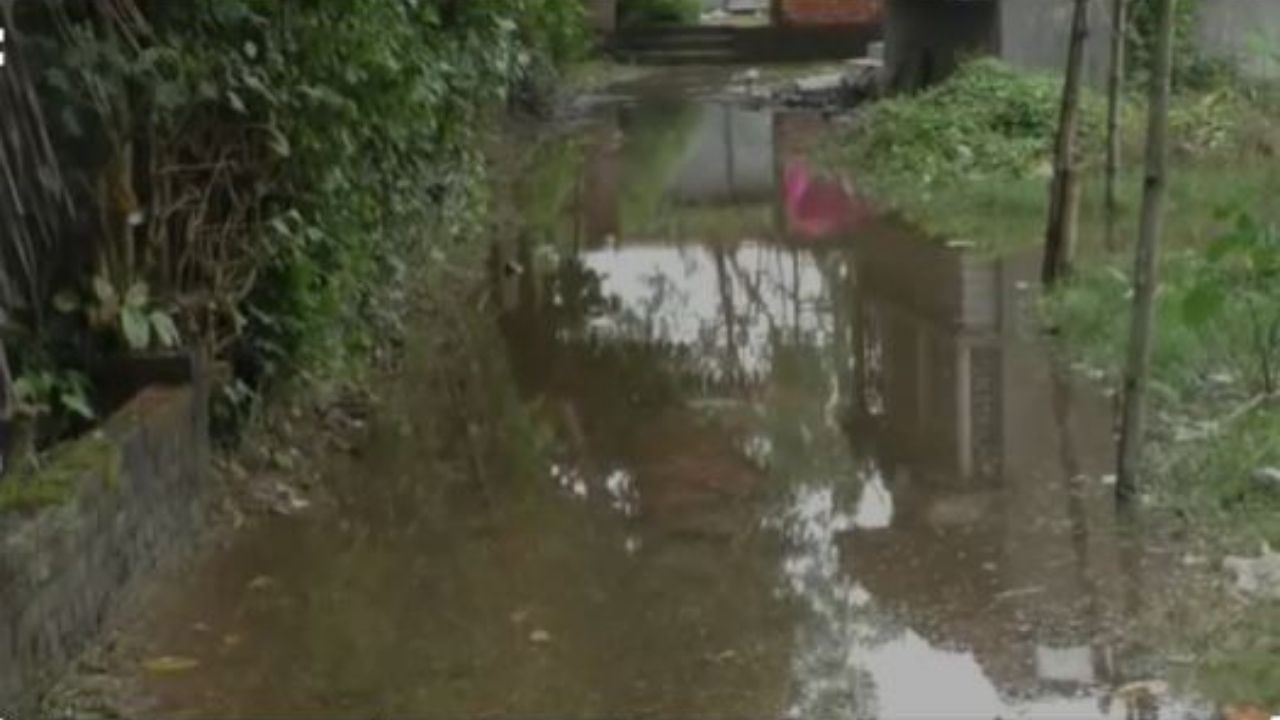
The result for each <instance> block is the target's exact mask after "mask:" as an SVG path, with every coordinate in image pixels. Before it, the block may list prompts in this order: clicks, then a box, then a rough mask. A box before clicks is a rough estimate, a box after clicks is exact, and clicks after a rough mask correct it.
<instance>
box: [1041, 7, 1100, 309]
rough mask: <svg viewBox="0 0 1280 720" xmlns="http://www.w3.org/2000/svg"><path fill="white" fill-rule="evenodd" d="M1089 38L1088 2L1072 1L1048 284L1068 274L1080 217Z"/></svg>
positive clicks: (1052, 189)
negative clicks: (1082, 107)
mask: <svg viewBox="0 0 1280 720" xmlns="http://www.w3.org/2000/svg"><path fill="white" fill-rule="evenodd" d="M1088 39H1089V0H1076V5H1075V14H1074V16H1073V18H1072V20H1071V42H1070V49H1069V50H1068V52H1067V72H1066V78H1065V79H1064V80H1063V85H1062V112H1061V116H1060V118H1059V120H1058V138H1057V141H1056V142H1055V143H1054V160H1053V182H1052V183H1051V184H1050V186H1049V226H1048V229H1047V230H1046V232H1045V242H1044V266H1043V269H1042V273H1041V275H1042V278H1043V279H1044V282H1045V284H1046V285H1052V284H1053V283H1055V282H1057V281H1058V280H1059V279H1061V278H1062V277H1065V276H1066V275H1068V274H1070V272H1071V257H1072V254H1073V253H1074V251H1075V244H1076V235H1077V234H1078V232H1077V226H1078V220H1079V217H1080V202H1079V200H1080V187H1079V186H1080V158H1079V157H1078V154H1077V152H1076V145H1077V142H1076V140H1077V136H1078V135H1079V134H1080V85H1081V83H1082V82H1083V79H1084V50H1085V41H1087V40H1088Z"/></svg>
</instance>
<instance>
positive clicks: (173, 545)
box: [0, 385, 210, 717]
mask: <svg viewBox="0 0 1280 720" xmlns="http://www.w3.org/2000/svg"><path fill="white" fill-rule="evenodd" d="M207 406H208V402H207V393H206V392H205V391H204V390H203V389H202V388H201V387H200V386H196V387H193V386H190V385H186V386H173V387H162V386H152V387H148V388H146V389H144V390H142V391H141V392H139V393H138V394H137V395H136V396H135V397H134V398H133V399H132V400H131V401H130V402H128V403H127V404H126V405H125V406H124V407H123V409H121V410H120V411H119V412H118V413H116V414H115V415H113V416H112V417H111V418H110V419H109V420H108V421H107V422H106V423H105V424H104V426H103V428H102V431H101V432H100V433H96V434H95V435H94V436H92V437H87V438H84V439H82V440H79V441H76V442H73V443H69V444H68V445H67V446H65V447H63V448H60V449H59V450H58V451H56V452H55V454H54V456H53V457H52V458H51V460H50V461H49V462H48V464H47V465H46V466H45V467H44V468H43V469H42V470H41V473H40V479H41V481H43V482H51V483H66V484H67V488H68V489H67V498H66V500H65V501H64V502H63V503H62V504H60V505H57V506H55V507H50V508H46V509H44V510H40V511H38V512H36V513H34V514H31V513H23V512H20V511H16V510H8V511H3V510H0V716H5V717H12V716H22V714H23V713H25V712H29V711H30V710H31V708H32V707H33V705H34V704H35V702H36V700H37V697H36V696H37V695H38V693H39V692H41V691H42V689H43V688H44V687H45V685H46V683H47V682H48V681H49V680H51V679H53V678H54V677H56V676H57V675H58V674H59V673H60V672H61V671H62V670H64V669H65V668H66V666H67V663H68V662H70V661H71V660H73V659H74V658H75V657H76V656H77V655H78V654H79V653H80V652H81V651H82V650H83V649H84V648H85V647H86V646H87V645H88V644H89V643H90V642H91V641H92V640H93V639H94V638H95V636H97V635H98V633H99V632H100V631H101V630H102V629H103V627H104V623H105V622H106V619H107V618H108V616H109V615H110V613H111V611H112V609H113V607H114V606H115V605H116V604H117V602H118V601H119V600H120V598H121V596H122V593H123V592H124V591H125V590H126V588H127V586H128V585H129V583H130V582H131V581H133V580H134V579H136V578H138V577H140V576H141V575H143V574H144V573H145V572H147V571H148V570H149V569H151V568H153V567H154V566H155V565H156V564H157V563H158V562H159V561H160V559H161V558H162V557H164V556H168V555H170V554H171V553H174V552H175V551H178V550H181V549H182V548H183V547H184V546H185V545H186V544H187V543H188V542H189V541H190V540H191V538H193V537H194V536H195V533H196V530H197V528H198V526H199V518H200V515H201V513H200V499H201V497H202V495H203V491H204V489H205V487H206V485H207V483H206V473H207V468H208V467H209V453H210V449H209V432H208V412H207ZM11 482H12V481H11Z"/></svg>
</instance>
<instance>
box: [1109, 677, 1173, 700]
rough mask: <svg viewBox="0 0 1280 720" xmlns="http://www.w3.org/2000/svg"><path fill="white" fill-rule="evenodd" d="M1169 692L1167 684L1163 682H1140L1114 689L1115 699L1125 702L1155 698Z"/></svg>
mask: <svg viewBox="0 0 1280 720" xmlns="http://www.w3.org/2000/svg"><path fill="white" fill-rule="evenodd" d="M1168 692H1169V683H1166V682H1165V681H1163V680H1142V681H1140V682H1131V683H1128V684H1127V685H1122V686H1120V687H1118V688H1116V691H1115V697H1116V698H1118V699H1120V700H1125V701H1135V700H1144V699H1150V698H1157V697H1160V696H1162V695H1166V694H1168Z"/></svg>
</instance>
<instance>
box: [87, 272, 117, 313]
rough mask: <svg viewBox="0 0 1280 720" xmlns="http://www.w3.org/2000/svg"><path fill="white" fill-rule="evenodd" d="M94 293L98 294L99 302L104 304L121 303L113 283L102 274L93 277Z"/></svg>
mask: <svg viewBox="0 0 1280 720" xmlns="http://www.w3.org/2000/svg"><path fill="white" fill-rule="evenodd" d="M93 293H94V294H95V295H97V297H98V302H99V303H100V304H102V305H112V306H114V305H117V304H118V303H119V298H118V296H117V295H116V289H115V288H113V287H111V283H110V282H108V281H107V279H106V278H104V277H102V276H101V275H99V276H98V277H95V278H94V279H93Z"/></svg>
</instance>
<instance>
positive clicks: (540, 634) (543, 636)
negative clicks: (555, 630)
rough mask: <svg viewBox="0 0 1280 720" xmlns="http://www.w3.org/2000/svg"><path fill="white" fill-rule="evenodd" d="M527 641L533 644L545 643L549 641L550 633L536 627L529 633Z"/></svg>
mask: <svg viewBox="0 0 1280 720" xmlns="http://www.w3.org/2000/svg"><path fill="white" fill-rule="evenodd" d="M529 642H531V643H533V644H534V645H546V644H547V643H549V642H551V633H549V632H547V631H546V630H543V629H542V628H538V629H537V630H534V631H533V632H531V633H529Z"/></svg>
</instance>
